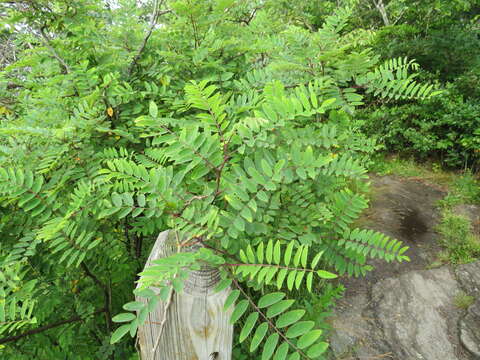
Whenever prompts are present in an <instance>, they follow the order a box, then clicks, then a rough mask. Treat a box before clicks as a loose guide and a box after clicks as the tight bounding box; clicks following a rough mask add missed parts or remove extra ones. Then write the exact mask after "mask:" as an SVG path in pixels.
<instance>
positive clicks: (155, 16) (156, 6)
mask: <svg viewBox="0 0 480 360" xmlns="http://www.w3.org/2000/svg"><path fill="white" fill-rule="evenodd" d="M164 1H165V0H160V2H158V0H155V4H154V6H153V14H152V18H151V20H150V26H149V28H148V31H147V34H146V35H145V37H144V38H143V41H142V44H141V45H140V47H139V48H138V51H137V55H135V57H134V58H133V60H132V62H131V63H130V66H129V67H128V75H130V74H131V73H132V70H133V68H134V67H135V65H137V61H138V60H139V59H140V57H141V56H142V53H143V50H145V46H147V42H148V39H150V36H151V35H152V32H153V28H154V27H155V25H157V20H158V18H159V17H160V16H161V15H165V14H168V13H170V12H172V10H164V11H161V12H159V11H158V10H159V9H160V7H161V6H162V5H163V3H164Z"/></svg>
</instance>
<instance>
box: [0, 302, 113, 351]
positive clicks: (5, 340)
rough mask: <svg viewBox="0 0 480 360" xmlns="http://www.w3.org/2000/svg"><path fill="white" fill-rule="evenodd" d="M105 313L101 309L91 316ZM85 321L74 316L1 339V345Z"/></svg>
mask: <svg viewBox="0 0 480 360" xmlns="http://www.w3.org/2000/svg"><path fill="white" fill-rule="evenodd" d="M105 311H106V309H100V310H97V311H95V312H93V313H92V314H90V315H96V314H99V313H102V312H105ZM83 319H84V317H81V316H79V315H75V316H72V317H71V318H70V319H65V320H61V321H58V322H56V323H53V324H49V325H45V326H41V327H39V328H36V329H32V330H28V331H25V332H24V333H22V334H19V335H15V336H9V337H6V338H3V339H0V344H5V343H8V342H12V341H17V340H20V339H22V338H24V337H27V336H30V335H35V334H38V333H41V332H44V331H47V330H50V329H53V328H56V327H58V326H62V325H65V324H70V323H74V322H77V321H82V320H83Z"/></svg>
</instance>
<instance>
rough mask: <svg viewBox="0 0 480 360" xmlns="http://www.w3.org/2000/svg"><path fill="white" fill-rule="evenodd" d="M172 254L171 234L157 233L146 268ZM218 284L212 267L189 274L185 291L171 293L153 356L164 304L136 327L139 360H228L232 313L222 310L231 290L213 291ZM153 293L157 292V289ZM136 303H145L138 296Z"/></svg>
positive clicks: (230, 349)
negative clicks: (156, 260)
mask: <svg viewBox="0 0 480 360" xmlns="http://www.w3.org/2000/svg"><path fill="white" fill-rule="evenodd" d="M173 251H174V233H173V231H172V232H170V231H168V230H167V231H164V232H162V233H160V235H159V236H158V238H157V240H156V242H155V245H154V246H153V249H152V251H151V253H150V256H149V258H148V260H147V263H146V264H145V268H147V267H148V266H150V265H151V262H152V261H153V260H155V259H159V258H162V257H165V256H167V255H168V254H171V253H172V252H173ZM218 281H219V272H218V270H217V269H214V268H205V269H202V270H200V271H193V272H192V273H191V274H190V277H189V278H188V280H187V281H186V282H185V288H184V291H183V292H182V293H181V294H177V293H174V294H173V297H172V302H171V304H170V306H169V308H168V309H167V321H166V323H165V326H164V329H163V332H162V334H161V336H160V339H159V343H158V346H157V347H156V350H155V353H153V349H154V347H155V344H156V342H157V339H158V335H159V331H160V324H161V323H162V320H163V314H164V306H165V305H166V303H164V302H159V303H158V305H157V307H156V308H155V310H154V311H152V312H151V313H150V314H149V315H148V317H147V320H146V321H145V323H144V324H143V325H142V326H140V327H139V328H138V335H137V336H138V343H139V345H140V352H141V358H142V360H210V359H216V360H231V358H232V338H233V326H232V325H231V324H230V322H229V319H230V314H231V312H225V311H223V305H224V303H225V300H226V298H227V296H228V294H229V293H230V291H231V290H230V289H226V290H223V291H221V292H219V293H215V292H213V289H214V287H215V285H216V284H217V283H218ZM152 290H154V291H155V290H156V289H152ZM156 292H157V293H158V290H157V291H156ZM136 300H137V301H142V302H145V299H143V298H140V297H137V299H136ZM216 353H218V354H216ZM212 354H214V355H213V356H212ZM215 355H216V357H215Z"/></svg>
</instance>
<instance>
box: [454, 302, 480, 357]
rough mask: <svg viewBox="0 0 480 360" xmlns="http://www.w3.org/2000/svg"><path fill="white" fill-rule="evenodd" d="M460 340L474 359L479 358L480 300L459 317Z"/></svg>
mask: <svg viewBox="0 0 480 360" xmlns="http://www.w3.org/2000/svg"><path fill="white" fill-rule="evenodd" d="M459 331H460V340H461V342H462V345H463V346H465V348H466V349H467V350H468V351H470V353H471V354H472V355H473V356H474V358H475V359H480V300H477V301H476V302H475V303H474V304H473V305H472V306H470V307H469V308H468V311H467V313H466V314H465V316H463V317H462V318H461V319H460V324H459Z"/></svg>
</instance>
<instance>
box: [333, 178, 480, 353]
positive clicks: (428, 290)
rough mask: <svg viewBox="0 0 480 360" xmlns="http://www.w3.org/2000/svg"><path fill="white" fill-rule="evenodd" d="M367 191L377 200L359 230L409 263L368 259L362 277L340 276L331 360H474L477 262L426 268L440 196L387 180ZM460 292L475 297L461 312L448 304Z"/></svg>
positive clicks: (479, 289)
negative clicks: (397, 249) (379, 235)
mask: <svg viewBox="0 0 480 360" xmlns="http://www.w3.org/2000/svg"><path fill="white" fill-rule="evenodd" d="M372 186H373V187H375V189H376V190H375V193H376V194H377V196H376V197H375V198H374V199H373V201H372V204H371V210H370V212H369V214H367V217H366V219H365V220H366V221H365V223H366V227H370V228H372V229H375V230H378V231H382V232H384V233H386V234H387V235H390V236H392V237H395V238H397V239H399V240H402V241H403V242H404V243H405V244H406V245H408V246H410V249H409V251H408V252H407V255H409V256H410V258H411V259H412V261H411V262H409V263H404V264H399V265H393V266H392V264H386V263H384V262H375V263H374V266H376V269H375V270H374V271H372V272H371V273H370V274H369V275H368V276H367V277H366V278H362V279H344V281H343V282H344V283H345V285H346V287H347V291H346V294H345V297H344V298H343V299H341V301H340V302H339V304H338V306H337V308H336V309H335V313H336V315H335V317H334V318H333V319H332V327H333V328H334V330H333V332H332V336H331V339H330V345H331V349H332V352H333V354H334V356H333V359H343V360H376V359H389V360H473V359H480V357H479V354H480V305H479V304H480V261H478V262H475V263H472V264H467V265H461V266H459V267H457V268H456V269H455V270H453V269H451V268H450V267H449V266H443V267H440V268H436V269H429V268H431V265H432V261H433V260H434V259H435V257H436V254H437V253H438V251H439V250H440V248H439V247H438V242H437V236H438V235H437V234H436V233H435V231H434V228H435V225H436V223H437V221H438V220H439V218H440V215H439V213H438V210H437V209H436V202H437V201H438V200H439V199H441V198H442V197H443V196H444V195H445V193H443V192H442V191H441V190H439V189H436V188H433V187H431V186H428V185H426V184H424V183H421V182H418V181H415V180H404V179H399V178H395V177H390V176H387V177H383V178H374V179H373V185H372ZM467 210H468V211H469V214H470V215H469V217H470V216H476V215H475V214H476V212H475V209H473V208H470V207H468V209H467ZM477 210H478V208H477ZM461 293H465V294H469V295H472V296H475V298H476V299H477V301H476V303H475V305H472V306H471V307H470V308H469V309H468V311H466V310H464V309H460V308H458V307H457V306H456V305H455V300H456V297H457V296H458V295H459V294H461ZM467 350H468V351H467Z"/></svg>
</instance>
